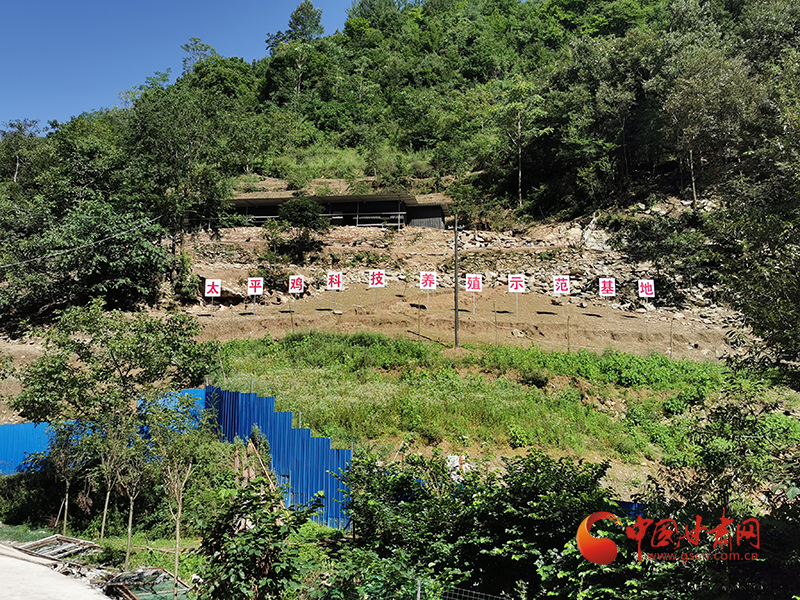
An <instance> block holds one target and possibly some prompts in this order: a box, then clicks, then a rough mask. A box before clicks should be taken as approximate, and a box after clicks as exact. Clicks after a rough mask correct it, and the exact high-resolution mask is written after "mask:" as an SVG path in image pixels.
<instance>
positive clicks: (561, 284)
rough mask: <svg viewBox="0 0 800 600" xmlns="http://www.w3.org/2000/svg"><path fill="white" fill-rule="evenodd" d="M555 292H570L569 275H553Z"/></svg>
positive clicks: (558, 293) (559, 293)
mask: <svg viewBox="0 0 800 600" xmlns="http://www.w3.org/2000/svg"><path fill="white" fill-rule="evenodd" d="M553 293H554V294H557V295H561V294H569V275H554V276H553Z"/></svg>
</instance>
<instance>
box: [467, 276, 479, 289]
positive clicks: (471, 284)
mask: <svg viewBox="0 0 800 600" xmlns="http://www.w3.org/2000/svg"><path fill="white" fill-rule="evenodd" d="M467 291H468V292H482V291H483V275H480V274H479V273H467Z"/></svg>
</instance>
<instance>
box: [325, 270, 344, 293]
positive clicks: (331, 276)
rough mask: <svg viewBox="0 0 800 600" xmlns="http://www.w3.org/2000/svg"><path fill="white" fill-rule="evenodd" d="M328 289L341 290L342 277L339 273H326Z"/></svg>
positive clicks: (342, 286) (342, 285)
mask: <svg viewBox="0 0 800 600" xmlns="http://www.w3.org/2000/svg"><path fill="white" fill-rule="evenodd" d="M328 289H329V290H343V289H344V277H342V274H341V273H328Z"/></svg>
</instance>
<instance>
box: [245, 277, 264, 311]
mask: <svg viewBox="0 0 800 600" xmlns="http://www.w3.org/2000/svg"><path fill="white" fill-rule="evenodd" d="M247 295H248V296H252V297H253V310H255V309H256V296H263V295H264V278H263V277H248V278H247Z"/></svg>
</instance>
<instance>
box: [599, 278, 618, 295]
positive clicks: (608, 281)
mask: <svg viewBox="0 0 800 600" xmlns="http://www.w3.org/2000/svg"><path fill="white" fill-rule="evenodd" d="M600 295H601V296H603V297H604V298H608V297H609V296H616V295H617V280H616V279H614V278H613V277H610V278H604V279H601V280H600Z"/></svg>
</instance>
